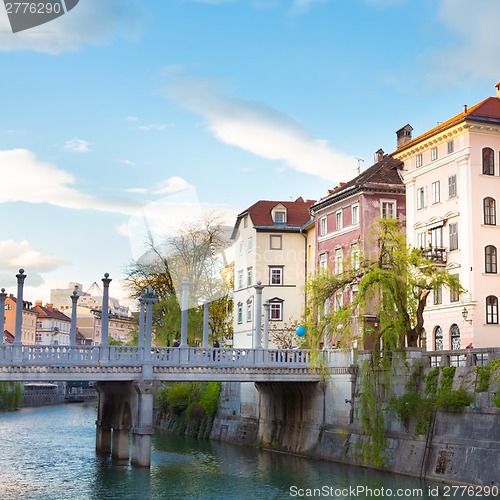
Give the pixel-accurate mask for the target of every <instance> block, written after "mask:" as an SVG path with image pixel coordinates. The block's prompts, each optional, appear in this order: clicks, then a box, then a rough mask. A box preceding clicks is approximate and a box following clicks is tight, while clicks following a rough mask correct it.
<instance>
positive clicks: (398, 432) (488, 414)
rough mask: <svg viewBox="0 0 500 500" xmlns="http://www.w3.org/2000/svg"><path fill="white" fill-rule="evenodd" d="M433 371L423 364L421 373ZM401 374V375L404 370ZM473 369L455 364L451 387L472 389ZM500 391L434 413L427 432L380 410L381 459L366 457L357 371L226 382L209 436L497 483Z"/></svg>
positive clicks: (395, 389) (400, 383)
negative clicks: (314, 378) (309, 378)
mask: <svg viewBox="0 0 500 500" xmlns="http://www.w3.org/2000/svg"><path fill="white" fill-rule="evenodd" d="M421 362H422V358H421V356H420V355H419V353H416V354H413V356H411V357H410V359H406V360H405V361H404V363H401V365H403V369H401V366H399V367H398V366H393V369H392V370H393V373H392V377H391V378H392V381H391V384H390V387H382V388H381V391H382V392H384V391H388V393H387V394H385V398H384V399H386V400H388V399H390V397H392V396H398V395H399V396H400V395H401V394H403V393H404V391H405V386H406V384H407V382H408V379H409V373H410V369H411V367H412V366H414V365H415V363H421ZM429 371H430V368H425V369H424V372H423V375H424V376H425V375H426V374H427V373H428V372H429ZM403 372H404V373H403ZM476 380H477V368H476V367H475V366H458V367H457V368H456V372H455V377H454V382H453V384H454V388H455V387H458V386H462V387H465V388H466V389H467V391H468V392H471V391H474V385H475V383H476ZM496 389H498V380H493V381H492V388H490V391H489V392H483V393H477V394H475V393H474V394H472V397H473V398H474V402H475V404H473V405H471V407H464V408H463V409H462V410H460V411H459V412H446V411H435V412H433V414H432V416H431V418H430V420H429V423H428V426H427V430H426V432H425V433H424V435H416V432H415V425H416V423H415V422H414V421H413V420H412V419H410V425H409V428H408V429H406V428H405V426H404V425H403V423H402V422H401V421H400V420H399V419H398V418H397V415H396V414H395V412H394V411H389V410H388V409H387V408H385V410H384V439H385V445H384V450H383V457H384V460H383V463H382V464H380V465H375V464H374V463H372V462H370V460H367V459H366V457H365V456H364V455H363V450H364V449H365V446H366V444H367V443H369V442H370V441H371V442H373V441H372V438H373V436H370V434H369V433H368V432H367V431H366V429H365V430H363V425H362V415H361V407H362V404H361V400H360V395H361V393H362V390H363V389H362V387H361V381H360V375H359V372H354V373H351V374H342V373H339V374H333V375H332V376H331V377H329V378H328V379H327V380H326V381H325V382H322V383H299V384H296V383H289V384H285V383H265V384H263V383H256V384H253V383H231V384H223V390H222V394H221V399H220V401H221V404H220V408H219V411H218V414H217V416H216V418H215V421H214V425H213V428H212V432H211V439H214V440H219V441H225V442H230V443H236V444H241V445H247V446H254V447H262V448H268V449H273V450H277V451H281V452H289V453H295V454H300V455H304V456H308V457H311V458H317V459H323V460H332V461H336V462H342V463H345V464H350V465H356V466H364V467H372V468H379V469H382V470H386V471H390V472H394V473H399V474H406V475H410V476H414V477H419V478H422V479H429V480H433V481H442V482H444V483H451V484H467V485H489V486H497V487H500V467H498V460H499V458H498V457H499V456H500V409H498V408H495V407H493V406H492V404H491V397H492V396H493V395H494V394H495V391H496Z"/></svg>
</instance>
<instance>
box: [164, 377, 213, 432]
mask: <svg viewBox="0 0 500 500" xmlns="http://www.w3.org/2000/svg"><path fill="white" fill-rule="evenodd" d="M221 387H222V386H221V384H220V382H188V383H182V382H180V383H171V384H168V385H165V386H164V387H162V388H161V389H159V390H158V391H157V393H156V404H157V406H158V408H159V409H160V411H161V412H162V413H163V414H166V415H167V416H168V420H169V428H170V429H171V430H172V431H174V432H176V433H177V434H188V435H190V436H193V437H197V438H199V439H205V438H208V436H209V435H210V431H211V429H212V424H213V420H214V417H215V414H216V412H217V408H218V405H219V395H220V391H221Z"/></svg>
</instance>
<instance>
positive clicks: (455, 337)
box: [450, 323, 460, 351]
mask: <svg viewBox="0 0 500 500" xmlns="http://www.w3.org/2000/svg"><path fill="white" fill-rule="evenodd" d="M450 338H451V348H452V349H453V350H454V351H456V350H458V349H460V328H458V325H457V324H455V323H453V325H451V328H450Z"/></svg>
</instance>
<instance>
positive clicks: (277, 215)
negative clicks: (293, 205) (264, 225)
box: [274, 211, 286, 224]
mask: <svg viewBox="0 0 500 500" xmlns="http://www.w3.org/2000/svg"><path fill="white" fill-rule="evenodd" d="M274 222H275V223H276V224H285V223H286V212H282V211H279V212H278V211H276V212H274Z"/></svg>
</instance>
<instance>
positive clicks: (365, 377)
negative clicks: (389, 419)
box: [359, 360, 387, 467]
mask: <svg viewBox="0 0 500 500" xmlns="http://www.w3.org/2000/svg"><path fill="white" fill-rule="evenodd" d="M378 373H379V370H378V369H374V367H373V364H372V363H371V362H370V361H368V360H365V361H364V362H363V364H362V366H361V372H360V375H361V393H360V396H359V402H360V409H361V427H362V429H363V432H364V434H365V436H366V440H365V441H364V443H363V449H362V458H363V461H364V462H365V463H367V464H370V465H374V466H376V467H381V466H383V465H384V464H385V462H386V457H385V456H384V455H385V453H384V452H385V450H386V447H387V440H386V436H385V422H384V412H383V407H382V401H381V398H380V397H379V395H378V392H377V388H378V387H379V377H378Z"/></svg>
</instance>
